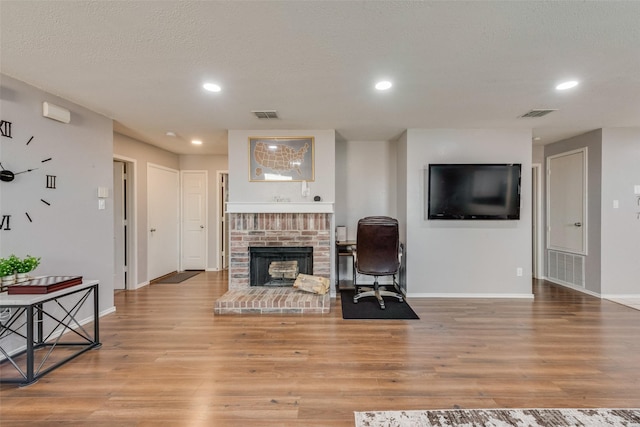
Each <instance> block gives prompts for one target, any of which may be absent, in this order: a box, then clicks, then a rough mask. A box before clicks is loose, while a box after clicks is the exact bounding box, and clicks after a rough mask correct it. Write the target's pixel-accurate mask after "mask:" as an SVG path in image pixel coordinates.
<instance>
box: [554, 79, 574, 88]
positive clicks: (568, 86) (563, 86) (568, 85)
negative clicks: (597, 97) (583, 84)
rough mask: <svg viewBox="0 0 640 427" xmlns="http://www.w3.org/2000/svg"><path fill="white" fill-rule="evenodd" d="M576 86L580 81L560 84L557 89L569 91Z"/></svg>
mask: <svg viewBox="0 0 640 427" xmlns="http://www.w3.org/2000/svg"><path fill="white" fill-rule="evenodd" d="M576 86H578V81H577V80H569V81H567V82H562V83H560V84H559V85H558V86H556V89H558V90H567V89H571V88H572V87H576Z"/></svg>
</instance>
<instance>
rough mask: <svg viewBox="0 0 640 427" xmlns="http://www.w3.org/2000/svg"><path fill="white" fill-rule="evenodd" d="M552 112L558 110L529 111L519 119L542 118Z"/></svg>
mask: <svg viewBox="0 0 640 427" xmlns="http://www.w3.org/2000/svg"><path fill="white" fill-rule="evenodd" d="M554 111H558V110H531V111H529V112H527V113H524V114H523V115H521V116H520V118H535V117H542V116H546V115H547V114H549V113H553V112H554Z"/></svg>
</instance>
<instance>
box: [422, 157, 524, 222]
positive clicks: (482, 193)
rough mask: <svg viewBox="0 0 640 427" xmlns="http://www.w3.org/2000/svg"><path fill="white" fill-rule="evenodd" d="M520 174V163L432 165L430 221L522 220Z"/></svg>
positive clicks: (429, 204) (429, 187)
mask: <svg viewBox="0 0 640 427" xmlns="http://www.w3.org/2000/svg"><path fill="white" fill-rule="evenodd" d="M520 172H521V165H520V164H518V163H511V164H466V163H465V164H430V165H429V173H428V183H425V184H426V185H425V188H428V193H427V218H428V219H472V220H496V219H497V220H511V219H520ZM425 175H426V174H425Z"/></svg>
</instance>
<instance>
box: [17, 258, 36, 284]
mask: <svg viewBox="0 0 640 427" xmlns="http://www.w3.org/2000/svg"><path fill="white" fill-rule="evenodd" d="M39 264H40V258H39V257H38V258H36V257H34V256H31V255H27V256H26V257H24V258H22V259H18V262H17V263H16V273H17V277H16V282H18V283H20V282H24V281H25V280H28V279H29V273H30V272H31V271H33V270H35V268H36V267H37V266H38V265H39Z"/></svg>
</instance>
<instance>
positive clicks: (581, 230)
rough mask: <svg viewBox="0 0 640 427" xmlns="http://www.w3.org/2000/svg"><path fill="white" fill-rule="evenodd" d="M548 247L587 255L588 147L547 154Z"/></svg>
mask: <svg viewBox="0 0 640 427" xmlns="http://www.w3.org/2000/svg"><path fill="white" fill-rule="evenodd" d="M547 248H548V249H552V250H557V251H563V252H570V253H575V254H581V255H586V254H587V148H586V147H585V148H581V149H578V150H573V151H568V152H566V153H561V154H557V155H554V156H549V157H547Z"/></svg>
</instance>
